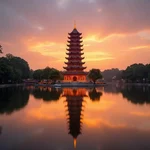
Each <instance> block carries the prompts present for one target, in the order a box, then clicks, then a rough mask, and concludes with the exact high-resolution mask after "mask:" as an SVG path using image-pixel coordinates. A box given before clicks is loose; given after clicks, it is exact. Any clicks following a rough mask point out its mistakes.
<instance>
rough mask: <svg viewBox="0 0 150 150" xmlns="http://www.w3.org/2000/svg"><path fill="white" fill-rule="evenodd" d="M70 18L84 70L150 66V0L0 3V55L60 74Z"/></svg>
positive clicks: (6, 0)
mask: <svg viewBox="0 0 150 150" xmlns="http://www.w3.org/2000/svg"><path fill="white" fill-rule="evenodd" d="M74 20H76V24H77V30H78V31H79V32H81V33H82V36H83V44H84V56H85V62H86V64H85V66H87V70H89V69H91V68H99V69H101V70H104V69H110V68H120V69H125V68H126V67H127V66H128V65H131V64H133V63H144V64H146V63H150V0H0V45H2V46H3V52H4V54H3V55H5V54H7V53H11V54H13V55H15V56H20V57H22V58H24V59H25V60H26V61H27V62H28V63H29V65H30V67H31V68H32V69H37V68H45V67H46V66H49V67H54V68H57V69H59V70H63V66H65V65H64V61H65V59H64V57H65V56H66V54H65V53H66V48H67V46H66V44H67V37H68V33H69V32H71V31H72V30H73V27H74Z"/></svg>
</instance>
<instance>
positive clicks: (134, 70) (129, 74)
mask: <svg viewBox="0 0 150 150" xmlns="http://www.w3.org/2000/svg"><path fill="white" fill-rule="evenodd" d="M147 68H148V65H147V67H146V66H145V65H143V64H132V65H130V66H128V67H127V68H126V70H124V71H123V74H122V77H123V78H124V79H126V80H127V81H132V82H143V79H146V78H148V71H147Z"/></svg>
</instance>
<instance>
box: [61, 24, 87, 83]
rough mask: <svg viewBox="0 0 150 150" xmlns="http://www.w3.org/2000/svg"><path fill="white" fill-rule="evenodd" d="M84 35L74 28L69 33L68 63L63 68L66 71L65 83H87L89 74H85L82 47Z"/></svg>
mask: <svg viewBox="0 0 150 150" xmlns="http://www.w3.org/2000/svg"><path fill="white" fill-rule="evenodd" d="M81 35H82V33H79V32H78V30H77V29H76V27H74V29H73V31H72V32H71V33H69V37H68V38H69V40H68V43H69V44H68V45H67V46H68V48H67V51H68V52H67V53H66V54H67V57H65V58H66V59H67V62H65V64H66V65H67V66H66V67H63V68H64V69H65V70H66V71H65V72H64V81H65V82H72V81H79V82H85V81H86V75H87V73H86V72H84V69H86V67H84V66H83V64H85V62H82V60H83V59H84V57H83V56H82V55H83V54H84V53H83V48H82V47H83V45H82V37H81Z"/></svg>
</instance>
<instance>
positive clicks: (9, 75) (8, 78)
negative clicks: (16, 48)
mask: <svg viewBox="0 0 150 150" xmlns="http://www.w3.org/2000/svg"><path fill="white" fill-rule="evenodd" d="M29 75H30V68H29V65H28V63H27V62H26V61H25V60H24V59H22V58H20V57H16V56H13V55H12V54H6V56H5V57H1V58H0V83H18V82H22V80H23V79H27V78H28V77H29Z"/></svg>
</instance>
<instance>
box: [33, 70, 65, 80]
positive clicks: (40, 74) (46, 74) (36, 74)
mask: <svg viewBox="0 0 150 150" xmlns="http://www.w3.org/2000/svg"><path fill="white" fill-rule="evenodd" d="M33 79H36V80H39V81H40V80H42V79H46V80H47V81H48V80H52V81H53V83H55V82H56V80H62V79H63V75H62V73H61V72H60V71H58V70H57V69H54V68H50V67H46V68H45V69H37V70H35V71H33Z"/></svg>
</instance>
